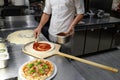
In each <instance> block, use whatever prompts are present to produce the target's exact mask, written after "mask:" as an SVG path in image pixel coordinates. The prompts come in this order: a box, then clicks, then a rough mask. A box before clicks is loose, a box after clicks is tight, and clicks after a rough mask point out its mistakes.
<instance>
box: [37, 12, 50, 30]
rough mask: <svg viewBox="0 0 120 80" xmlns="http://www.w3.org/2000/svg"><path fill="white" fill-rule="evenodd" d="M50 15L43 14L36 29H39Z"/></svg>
mask: <svg viewBox="0 0 120 80" xmlns="http://www.w3.org/2000/svg"><path fill="white" fill-rule="evenodd" d="M49 17H50V15H49V14H46V13H43V14H42V17H41V20H40V23H39V25H38V28H39V29H41V28H42V27H43V26H44V25H45V24H46V23H47V21H48V20H49Z"/></svg>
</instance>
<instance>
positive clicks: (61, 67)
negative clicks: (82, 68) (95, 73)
mask: <svg viewBox="0 0 120 80" xmlns="http://www.w3.org/2000/svg"><path fill="white" fill-rule="evenodd" d="M21 24H22V23H21ZM6 27H8V26H6ZM12 27H13V26H12ZM19 29H20V27H19V28H15V27H13V28H12V30H11V28H4V29H3V30H0V33H1V34H0V37H4V38H6V37H7V35H8V34H9V33H11V32H13V31H15V30H19ZM21 29H31V28H28V27H26V26H24V27H23V28H21ZM40 40H46V38H45V37H44V36H43V35H40ZM23 46H24V45H15V44H11V43H8V42H7V47H8V52H9V55H10V59H9V61H8V66H7V67H6V68H3V69H0V80H17V76H18V69H19V68H20V66H21V65H22V64H23V63H25V62H26V61H29V60H32V59H35V58H33V57H31V56H29V55H27V54H24V53H23V52H22V50H21V48H22V47H23ZM47 59H48V60H50V61H52V62H53V63H55V64H56V66H57V69H58V71H57V74H56V76H55V77H54V78H53V79H52V80H85V79H84V78H83V77H82V76H81V74H80V73H79V72H78V71H77V70H76V69H75V68H74V67H73V66H72V64H71V63H70V62H69V61H68V59H66V58H64V57H61V56H53V57H50V58H47Z"/></svg>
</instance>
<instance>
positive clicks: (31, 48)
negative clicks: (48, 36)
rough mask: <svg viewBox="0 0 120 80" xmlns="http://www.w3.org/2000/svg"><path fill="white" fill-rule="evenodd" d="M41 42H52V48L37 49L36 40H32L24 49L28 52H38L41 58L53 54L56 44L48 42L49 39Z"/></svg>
mask: <svg viewBox="0 0 120 80" xmlns="http://www.w3.org/2000/svg"><path fill="white" fill-rule="evenodd" d="M39 43H48V44H50V46H51V49H49V50H47V51H36V50H35V49H33V44H34V42H31V43H30V44H29V43H28V44H26V45H25V47H24V50H25V51H26V52H27V53H31V54H38V55H39V56H40V57H41V58H45V57H46V56H49V55H51V52H52V51H53V50H54V48H55V45H54V44H53V43H51V42H47V41H40V42H39ZM52 53H53V52H52Z"/></svg>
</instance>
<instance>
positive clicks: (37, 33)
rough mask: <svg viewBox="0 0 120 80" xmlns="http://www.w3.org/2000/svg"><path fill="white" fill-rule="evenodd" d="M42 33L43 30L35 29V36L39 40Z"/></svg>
mask: <svg viewBox="0 0 120 80" xmlns="http://www.w3.org/2000/svg"><path fill="white" fill-rule="evenodd" d="M40 33H41V29H40V28H39V27H37V28H36V29H34V36H35V38H37V37H38V36H39V34H40Z"/></svg>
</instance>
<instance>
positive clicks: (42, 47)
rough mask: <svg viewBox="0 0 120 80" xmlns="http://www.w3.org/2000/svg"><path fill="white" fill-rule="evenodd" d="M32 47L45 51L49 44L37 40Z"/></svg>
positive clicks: (49, 47)
mask: <svg viewBox="0 0 120 80" xmlns="http://www.w3.org/2000/svg"><path fill="white" fill-rule="evenodd" d="M33 49H35V50H37V51H47V50H49V49H51V46H50V44H48V43H38V42H35V43H34V44H33Z"/></svg>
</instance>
